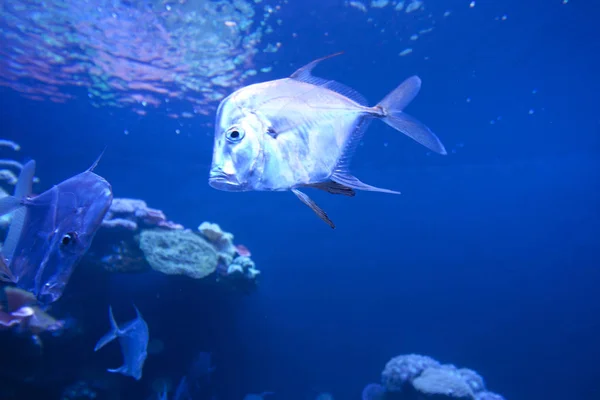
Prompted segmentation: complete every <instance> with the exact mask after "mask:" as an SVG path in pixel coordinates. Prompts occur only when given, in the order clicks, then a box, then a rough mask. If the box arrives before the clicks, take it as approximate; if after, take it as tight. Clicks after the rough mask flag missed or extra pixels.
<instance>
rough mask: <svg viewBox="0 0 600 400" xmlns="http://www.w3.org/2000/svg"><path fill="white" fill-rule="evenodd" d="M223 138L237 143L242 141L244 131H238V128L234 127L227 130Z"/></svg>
mask: <svg viewBox="0 0 600 400" xmlns="http://www.w3.org/2000/svg"><path fill="white" fill-rule="evenodd" d="M225 137H226V138H227V140H229V141H230V142H239V141H240V140H242V139H243V138H244V131H243V130H242V129H240V128H239V127H235V126H234V127H232V128H229V130H228V131H227V133H226V134H225Z"/></svg>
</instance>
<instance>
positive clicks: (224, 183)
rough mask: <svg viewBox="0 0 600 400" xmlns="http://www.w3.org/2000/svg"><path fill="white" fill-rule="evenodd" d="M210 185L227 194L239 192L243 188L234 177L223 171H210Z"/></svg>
mask: <svg viewBox="0 0 600 400" xmlns="http://www.w3.org/2000/svg"><path fill="white" fill-rule="evenodd" d="M208 184H209V185H210V186H211V187H213V188H214V189H217V190H224V191H226V192H232V191H238V190H240V188H241V184H240V183H239V182H238V181H237V179H236V178H235V177H234V176H233V175H228V174H226V173H225V172H223V171H221V170H211V171H210V175H209V177H208Z"/></svg>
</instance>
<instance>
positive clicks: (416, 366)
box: [363, 354, 504, 400]
mask: <svg viewBox="0 0 600 400" xmlns="http://www.w3.org/2000/svg"><path fill="white" fill-rule="evenodd" d="M381 381H382V385H379V384H375V383H371V384H368V385H367V386H366V387H365V390H363V400H379V399H399V400H413V399H414V400H423V399H454V400H456V399H462V400H503V399H504V398H503V397H502V396H501V395H499V394H496V393H492V392H488V391H487V389H486V387H485V382H484V380H483V378H482V377H481V376H480V375H479V374H478V373H477V372H475V371H473V370H471V369H468V368H457V367H455V366H454V365H452V364H440V363H439V362H438V361H436V360H434V359H433V358H431V357H428V356H422V355H418V354H405V355H400V356H397V357H394V358H392V359H391V360H390V361H388V362H387V364H386V365H385V367H384V369H383V372H382V373H381Z"/></svg>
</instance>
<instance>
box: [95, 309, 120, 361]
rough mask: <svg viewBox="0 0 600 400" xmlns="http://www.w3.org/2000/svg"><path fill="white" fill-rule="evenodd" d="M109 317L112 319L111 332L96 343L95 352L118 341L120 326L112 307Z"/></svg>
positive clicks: (109, 310)
mask: <svg viewBox="0 0 600 400" xmlns="http://www.w3.org/2000/svg"><path fill="white" fill-rule="evenodd" d="M108 317H109V319H110V331H108V333H107V334H106V335H104V336H102V337H101V338H100V340H98V343H96V347H94V351H98V350H100V349H101V348H103V347H104V346H105V345H106V344H107V343H110V342H112V341H113V340H114V339H116V337H117V334H118V333H119V326H118V325H117V322H116V321H115V316H114V315H113V312H112V307H110V306H109V307H108Z"/></svg>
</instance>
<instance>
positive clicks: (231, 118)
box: [209, 53, 446, 228]
mask: <svg viewBox="0 0 600 400" xmlns="http://www.w3.org/2000/svg"><path fill="white" fill-rule="evenodd" d="M338 54H340V53H337V54H333V55H330V56H327V57H323V58H321V59H318V60H315V61H313V62H311V63H310V64H308V65H306V66H304V67H302V68H300V69H299V70H297V71H296V72H294V73H293V74H292V75H291V76H290V77H289V78H284V79H278V80H274V81H268V82H262V83H257V84H253V85H250V86H246V87H244V88H241V89H239V90H237V91H235V92H234V93H232V94H231V95H229V96H228V97H226V98H225V99H223V101H221V104H220V105H219V108H218V110H217V118H216V124H215V139H214V148H213V159H212V165H211V170H210V177H209V184H210V185H211V186H212V187H213V188H215V189H219V190H224V191H231V192H235V191H287V190H290V191H292V192H293V193H294V194H295V195H296V196H297V197H298V198H299V199H300V200H301V201H302V202H303V203H304V204H306V205H307V206H309V207H310V208H311V209H312V210H313V211H314V212H315V213H316V214H317V215H318V216H319V217H320V218H321V219H322V220H323V221H325V222H326V223H327V224H329V226H331V227H332V228H334V227H335V225H334V223H333V222H332V221H331V219H330V218H329V217H328V216H327V214H326V213H325V211H323V210H322V209H321V208H320V207H319V206H318V205H317V204H316V203H315V202H314V201H313V200H312V199H310V198H309V197H308V196H307V195H306V194H305V193H303V192H301V191H300V188H304V187H313V188H317V189H320V190H324V191H326V192H329V193H332V194H342V195H345V196H354V195H355V192H354V190H355V189H356V190H367V191H376V192H384V193H394V194H399V192H396V191H393V190H388V189H382V188H378V187H374V186H371V185H367V184H365V183H363V182H361V181H360V180H358V179H357V178H356V177H354V176H353V175H352V174H350V172H349V165H350V159H351V157H352V154H353V153H354V150H355V149H356V146H357V145H358V143H359V142H360V139H361V138H362V136H363V134H364V132H365V130H366V129H367V127H368V125H369V123H370V121H371V120H373V119H380V120H382V121H383V122H385V123H386V124H388V125H390V126H391V127H393V128H395V129H397V130H398V131H400V132H402V133H404V134H405V135H407V136H409V137H410V138H412V139H414V140H416V141H417V142H418V143H420V144H422V145H424V146H425V147H427V148H429V149H430V150H432V151H435V152H437V153H440V154H446V150H445V148H444V146H443V145H442V143H441V142H440V140H439V139H438V138H437V136H436V135H435V134H434V133H433V132H431V131H430V130H429V128H427V127H426V126H425V125H423V124H422V123H421V122H419V121H417V120H416V119H414V118H413V117H411V116H409V115H407V114H406V113H404V112H403V110H404V108H405V107H406V106H407V105H408V104H409V103H410V102H411V101H412V100H413V99H414V98H415V96H416V95H417V93H418V92H419V89H420V88H421V80H420V79H419V78H418V77H417V76H412V77H410V78H408V79H407V80H405V81H404V82H403V83H402V84H400V86H398V87H397V88H396V89H395V90H394V91H392V92H391V93H390V94H388V95H387V96H386V97H385V98H384V99H383V100H382V101H381V102H379V104H377V105H375V106H373V107H368V106H367V105H366V101H365V100H364V98H363V97H362V96H361V95H360V94H358V93H357V92H355V91H354V90H352V89H350V88H348V87H346V86H344V85H342V84H340V83H338V82H335V81H330V80H325V79H321V78H317V77H315V76H313V75H312V74H311V71H312V69H313V68H314V67H315V66H316V65H317V64H318V63H319V62H320V61H322V60H324V59H327V58H330V57H333V56H336V55H338Z"/></svg>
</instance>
